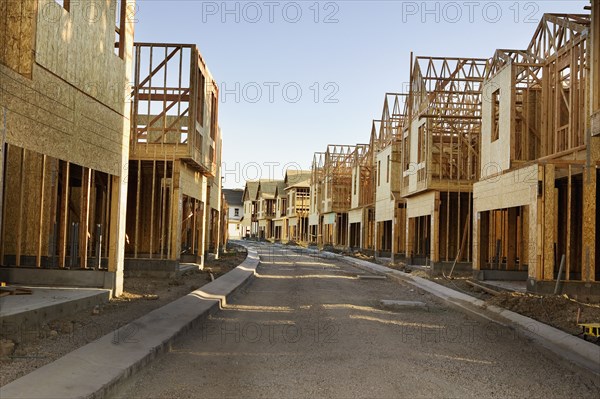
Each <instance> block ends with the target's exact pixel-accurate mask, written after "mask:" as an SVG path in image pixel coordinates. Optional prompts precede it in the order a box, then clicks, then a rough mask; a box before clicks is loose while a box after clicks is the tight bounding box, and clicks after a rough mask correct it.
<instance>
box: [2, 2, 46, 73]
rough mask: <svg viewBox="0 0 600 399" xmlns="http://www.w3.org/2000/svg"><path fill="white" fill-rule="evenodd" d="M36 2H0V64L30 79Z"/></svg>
mask: <svg viewBox="0 0 600 399" xmlns="http://www.w3.org/2000/svg"><path fill="white" fill-rule="evenodd" d="M37 6H38V1H37V0H3V1H2V2H0V63H2V64H4V65H6V66H8V67H9V68H11V69H13V70H14V71H15V72H17V73H19V74H21V75H24V76H28V77H31V73H32V68H33V61H34V54H35V30H36V15H37Z"/></svg>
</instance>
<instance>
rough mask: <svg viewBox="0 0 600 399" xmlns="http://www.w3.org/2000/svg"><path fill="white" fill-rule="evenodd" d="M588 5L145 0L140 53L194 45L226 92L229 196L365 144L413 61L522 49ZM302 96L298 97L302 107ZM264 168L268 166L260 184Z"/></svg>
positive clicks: (141, 1) (223, 116)
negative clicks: (555, 21) (144, 47)
mask: <svg viewBox="0 0 600 399" xmlns="http://www.w3.org/2000/svg"><path fill="white" fill-rule="evenodd" d="M588 4H589V1H588V0H584V1H537V2H532V1H513V0H510V1H497V2H492V1H480V2H476V1H456V2H453V1H439V2H434V1H427V2H423V1H333V2H327V1H320V2H316V1H314V0H309V1H295V2H293V1H269V0H266V1H256V2H248V1H227V2H223V1H214V2H213V1H196V0H188V1H171V0H138V9H137V11H136V15H135V18H136V21H137V23H136V28H135V29H136V41H143V42H170V43H196V44H197V45H198V46H199V48H200V50H201V52H202V54H203V57H204V59H205V61H206V62H207V64H208V66H209V69H210V70H211V72H212V74H213V76H214V78H215V79H216V80H217V82H218V83H219V87H220V89H221V103H220V125H221V128H222V131H223V141H224V147H223V162H224V165H223V171H224V175H225V177H226V179H225V187H227V188H234V187H243V185H244V183H245V181H244V180H245V178H249V179H251V178H256V177H263V178H268V177H275V178H280V177H281V175H282V172H283V169H284V168H285V165H290V167H292V168H295V169H297V168H298V167H303V168H310V163H311V161H312V155H313V153H314V152H315V151H323V150H324V149H325V147H326V146H327V144H355V143H357V142H360V143H363V142H368V138H369V134H370V129H371V121H372V119H378V118H379V117H380V116H381V110H382V105H383V98H384V94H385V93H386V92H399V91H403V88H404V87H405V85H406V82H407V80H408V76H409V68H410V65H409V62H410V52H411V51H413V52H414V53H415V55H430V56H461V57H485V58H487V57H491V56H492V55H493V53H494V50H495V49H496V48H525V47H527V44H528V43H529V41H530V39H531V36H532V35H533V33H534V30H535V28H536V26H537V23H538V22H539V19H540V17H541V16H542V14H543V13H545V12H556V13H583V12H585V11H584V10H583V7H584V6H585V5H588ZM298 89H300V90H301V91H302V94H301V95H299V91H298ZM257 164H258V165H261V168H262V173H261V174H260V176H259V173H258V171H257Z"/></svg>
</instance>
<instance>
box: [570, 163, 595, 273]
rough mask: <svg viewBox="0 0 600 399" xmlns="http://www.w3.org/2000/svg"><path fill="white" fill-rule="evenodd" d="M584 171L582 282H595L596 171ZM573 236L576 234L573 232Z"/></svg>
mask: <svg viewBox="0 0 600 399" xmlns="http://www.w3.org/2000/svg"><path fill="white" fill-rule="evenodd" d="M589 172H590V173H589V175H588V171H587V170H584V172H583V178H584V181H583V223H582V224H583V227H582V229H583V231H582V235H581V237H582V243H583V254H582V255H583V256H582V259H583V265H582V268H581V270H582V280H584V281H595V276H596V274H595V273H596V259H595V258H596V245H598V244H597V238H596V212H598V209H596V203H597V198H596V185H597V184H598V182H597V181H596V170H595V169H591V170H590V171H589ZM573 234H577V233H576V232H573Z"/></svg>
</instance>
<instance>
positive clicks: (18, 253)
mask: <svg viewBox="0 0 600 399" xmlns="http://www.w3.org/2000/svg"><path fill="white" fill-rule="evenodd" d="M26 158H27V150H26V149H25V148H21V168H20V169H21V170H20V175H19V176H20V177H21V180H20V183H19V216H18V218H17V251H16V263H15V264H16V266H21V251H22V250H23V248H22V245H23V208H24V204H25V199H24V198H23V197H24V196H25V161H26Z"/></svg>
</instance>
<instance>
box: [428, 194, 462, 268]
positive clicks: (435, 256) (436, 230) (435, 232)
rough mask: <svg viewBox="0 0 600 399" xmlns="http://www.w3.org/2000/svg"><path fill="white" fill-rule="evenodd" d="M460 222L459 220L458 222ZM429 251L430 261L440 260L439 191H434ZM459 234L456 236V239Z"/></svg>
mask: <svg viewBox="0 0 600 399" xmlns="http://www.w3.org/2000/svg"><path fill="white" fill-rule="evenodd" d="M459 214H460V213H459ZM459 223H460V222H459ZM430 237H431V238H430V240H429V241H430V253H431V262H439V261H440V245H439V241H440V192H439V191H436V192H435V198H434V200H433V213H432V214H431V234H430ZM458 237H460V236H457V239H458Z"/></svg>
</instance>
